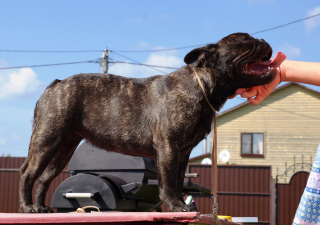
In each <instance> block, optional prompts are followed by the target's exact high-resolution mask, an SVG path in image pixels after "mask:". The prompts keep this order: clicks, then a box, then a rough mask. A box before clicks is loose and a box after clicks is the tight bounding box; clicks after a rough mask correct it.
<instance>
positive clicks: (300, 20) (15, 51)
mask: <svg viewBox="0 0 320 225" xmlns="http://www.w3.org/2000/svg"><path fill="white" fill-rule="evenodd" d="M317 16H320V13H318V14H315V15H312V16H308V17H305V18H302V19H299V20H295V21H292V22H289V23H285V24H282V25H278V26H275V27H271V28H268V29H264V30H260V31H256V32H253V33H250V35H255V34H260V33H263V32H267V31H271V30H275V29H279V28H282V27H285V26H289V25H292V24H295V23H298V22H302V21H304V20H309V19H312V18H314V17H317ZM206 44H207V43H206ZM206 44H201V45H200V44H198V45H191V46H184V47H177V48H166V49H157V50H136V51H134V50H114V52H128V53H139V52H141V53H142V52H160V51H174V50H180V49H186V48H195V47H199V46H203V45H206ZM0 52H9V53H10V52H12V53H89V52H103V50H79V51H51V50H43V51H38V50H1V49H0Z"/></svg>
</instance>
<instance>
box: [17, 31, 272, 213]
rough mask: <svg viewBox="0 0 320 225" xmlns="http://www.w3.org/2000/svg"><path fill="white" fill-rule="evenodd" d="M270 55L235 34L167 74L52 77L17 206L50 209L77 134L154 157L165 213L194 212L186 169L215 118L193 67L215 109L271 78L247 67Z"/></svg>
mask: <svg viewBox="0 0 320 225" xmlns="http://www.w3.org/2000/svg"><path fill="white" fill-rule="evenodd" d="M271 54H272V49H271V47H270V46H269V44H268V43H267V42H265V41H264V40H258V39H254V38H252V37H251V36H250V35H248V34H244V33H235V34H231V35H229V36H227V37H225V38H223V39H222V40H220V41H219V42H218V43H216V44H209V45H206V46H204V47H201V48H197V49H194V50H192V51H191V52H190V53H188V54H187V55H186V57H185V59H184V60H185V62H186V64H187V65H185V66H183V67H182V68H180V69H178V70H176V71H174V72H172V73H170V74H168V75H165V76H152V77H149V78H144V79H134V78H126V77H121V76H115V75H111V74H79V75H74V76H71V77H69V78H67V79H65V80H62V81H61V80H55V81H53V82H52V83H51V84H50V85H49V86H48V87H47V89H46V90H45V91H44V93H43V94H42V96H41V97H40V99H39V100H38V102H37V104H36V107H35V111H34V124H33V132H32V136H31V140H30V147H29V154H28V158H27V159H26V161H25V162H24V164H23V165H22V167H21V169H20V211H21V212H52V210H51V209H50V208H49V207H46V206H45V204H44V200H45V196H46V192H47V190H48V187H49V185H50V183H51V181H52V180H53V179H54V178H55V177H56V176H57V175H58V174H59V173H60V172H61V171H62V170H63V168H64V167H65V166H66V165H67V163H68V161H69V160H70V158H71V156H72V154H73V152H74V151H75V149H76V148H77V146H78V144H79V143H80V141H81V140H83V139H86V140H87V141H89V142H91V143H92V144H93V145H95V146H98V147H100V148H103V149H106V150H108V151H114V152H120V153H124V154H128V155H134V156H144V157H149V158H152V159H154V160H155V163H156V168H157V174H158V180H159V193H160V198H161V199H162V200H163V201H164V202H165V203H166V204H167V206H168V208H169V210H171V211H194V210H195V209H194V208H193V207H192V206H188V205H186V204H185V203H184V200H183V198H182V193H181V192H182V188H183V180H184V174H185V171H186V166H187V164H188V159H189V155H190V152H191V150H192V149H193V148H194V147H195V146H196V145H197V144H198V143H199V142H200V141H201V140H202V139H204V138H205V137H206V136H207V134H208V133H209V132H210V130H211V122H212V118H213V112H212V110H211V108H210V107H209V105H208V103H207V102H206V100H205V98H204V94H203V92H202V90H201V88H200V86H199V83H198V81H197V79H196V76H195V73H194V70H196V71H197V73H198V74H199V76H200V78H201V82H202V83H203V85H204V87H205V92H206V95H207V96H208V98H209V101H210V103H211V104H212V105H213V106H214V108H215V109H216V110H219V109H220V108H221V107H222V105H223V104H224V103H225V101H226V100H227V99H228V97H230V96H231V95H233V94H234V93H235V90H236V89H237V88H248V87H252V86H256V85H262V84H266V83H269V82H271V81H272V80H273V79H274V78H275V76H276V73H277V72H276V70H275V69H274V68H263V69H261V68H259V69H258V70H256V71H254V68H250V66H248V65H249V64H250V63H254V62H257V61H258V62H259V61H261V60H262V61H266V60H269V59H270V57H271ZM264 64H267V63H264ZM248 68H250V69H248ZM249 70H250V71H249ZM119 163H121V162H119ZM35 182H36V188H35V201H34V203H33V202H32V194H31V193H32V188H33V186H34V183H35Z"/></svg>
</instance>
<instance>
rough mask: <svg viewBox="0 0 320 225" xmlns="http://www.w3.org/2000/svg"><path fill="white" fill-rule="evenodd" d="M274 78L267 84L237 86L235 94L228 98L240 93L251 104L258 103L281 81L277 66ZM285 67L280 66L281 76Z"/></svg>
mask: <svg viewBox="0 0 320 225" xmlns="http://www.w3.org/2000/svg"><path fill="white" fill-rule="evenodd" d="M277 71H278V73H277V76H276V78H275V79H274V80H273V81H272V82H271V83H268V84H264V85H260V86H255V87H251V88H247V89H246V88H239V89H237V90H236V93H235V95H233V96H231V97H230V98H234V97H235V96H236V95H240V96H241V97H242V98H247V100H248V101H249V103H250V104H251V105H259V104H260V103H261V102H262V101H263V100H264V99H265V98H267V97H268V96H269V95H270V94H271V92H272V91H273V90H274V89H275V88H276V87H277V86H278V84H279V83H280V81H281V77H280V71H279V68H278V69H277ZM284 74H285V69H284V67H281V76H284Z"/></svg>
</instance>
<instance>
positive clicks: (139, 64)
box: [109, 61, 179, 70]
mask: <svg viewBox="0 0 320 225" xmlns="http://www.w3.org/2000/svg"><path fill="white" fill-rule="evenodd" d="M109 63H123V64H131V65H138V66H148V67H155V68H163V69H172V70H177V69H179V68H177V67H169V66H156V65H149V64H144V63H132V62H122V61H109Z"/></svg>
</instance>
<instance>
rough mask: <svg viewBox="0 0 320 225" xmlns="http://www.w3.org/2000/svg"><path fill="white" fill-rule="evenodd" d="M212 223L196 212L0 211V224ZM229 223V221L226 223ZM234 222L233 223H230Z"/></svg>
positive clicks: (209, 218) (118, 224)
mask: <svg viewBox="0 0 320 225" xmlns="http://www.w3.org/2000/svg"><path fill="white" fill-rule="evenodd" d="M189 223H192V224H213V217H211V216H207V215H201V214H200V213H197V212H185V213H184V212H179V213H177V212H168V213H166V212H164V213H159V212H148V213H143V212H101V213H51V214H41V213H0V224H90V225H91V224H92V225H93V224H107V225H112V224H114V225H120V224H140V225H141V224H189ZM228 224H229V223H228ZM232 224H234V223H232Z"/></svg>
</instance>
